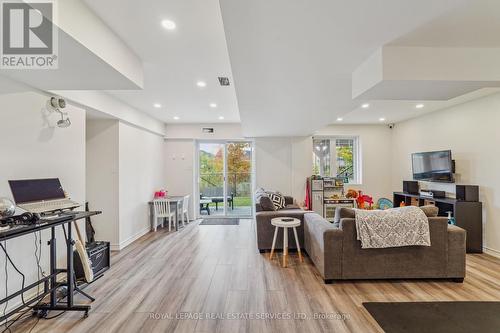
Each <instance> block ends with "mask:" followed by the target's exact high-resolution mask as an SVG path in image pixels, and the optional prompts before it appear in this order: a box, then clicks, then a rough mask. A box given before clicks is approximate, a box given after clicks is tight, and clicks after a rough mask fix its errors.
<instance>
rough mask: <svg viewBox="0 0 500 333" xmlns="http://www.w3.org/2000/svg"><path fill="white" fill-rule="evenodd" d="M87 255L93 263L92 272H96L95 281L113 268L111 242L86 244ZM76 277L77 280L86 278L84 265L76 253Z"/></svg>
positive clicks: (74, 256) (74, 257)
mask: <svg viewBox="0 0 500 333" xmlns="http://www.w3.org/2000/svg"><path fill="white" fill-rule="evenodd" d="M85 247H86V250H87V254H88V256H89V259H90V261H91V263H92V271H93V272H94V279H96V278H98V277H100V276H101V275H102V274H103V273H104V272H105V271H107V270H108V269H109V268H110V266H111V248H110V244H109V242H100V241H97V242H93V243H87V244H86V246H85ZM73 259H74V263H75V264H74V266H75V275H76V278H77V279H81V278H84V277H85V273H84V271H83V265H82V262H81V261H80V256H79V255H78V253H77V252H76V251H75V252H74V255H73Z"/></svg>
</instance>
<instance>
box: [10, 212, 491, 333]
mask: <svg viewBox="0 0 500 333" xmlns="http://www.w3.org/2000/svg"><path fill="white" fill-rule="evenodd" d="M254 223H255V222H254V221H252V220H242V221H241V224H240V225H239V226H211V225H207V226H199V225H198V222H192V223H191V224H190V225H189V226H187V227H186V228H185V229H183V230H181V231H179V232H171V233H168V232H167V231H166V230H162V229H160V230H159V231H158V232H156V233H149V234H147V235H145V236H144V237H142V238H141V239H139V240H138V241H136V242H135V243H133V244H132V245H130V246H129V247H127V248H126V249H125V250H123V251H121V252H119V253H117V254H115V255H113V257H112V262H113V265H112V268H111V270H110V271H108V272H107V274H106V275H105V276H104V277H103V278H102V279H100V280H98V281H96V282H95V283H94V284H92V285H91V286H90V287H88V288H86V290H85V291H87V292H89V293H91V294H93V295H94V296H95V297H96V298H97V300H96V301H95V302H94V303H93V304H92V310H91V312H90V316H89V317H88V318H86V319H82V317H81V314H79V313H65V314H63V315H61V316H60V317H58V318H56V319H52V320H43V319H42V320H40V321H39V322H38V323H37V325H36V326H34V328H33V332H51V333H56V332H72V333H77V332H106V333H111V332H123V333H125V332H207V333H208V332H231V333H234V332H259V333H265V332H381V329H380V327H379V326H378V325H377V323H376V322H375V321H374V320H373V319H372V318H371V316H370V315H369V314H368V312H367V311H366V310H365V309H364V308H363V306H362V304H361V303H362V302H365V301H402V302H404V301H452V300H463V301H473V300H474V301H477V300H484V301H494V300H495V301H498V300H500V260H499V259H496V258H494V257H492V256H489V255H486V254H482V255H468V256H467V277H466V279H465V282H464V283H463V284H459V283H454V282H448V281H413V280H412V281H361V282H336V283H334V284H331V285H325V284H323V281H322V279H321V277H320V276H319V275H318V273H317V271H316V269H315V268H314V266H313V265H312V264H311V262H310V260H309V258H307V256H306V257H305V262H304V263H299V261H298V258H297V256H296V254H293V253H292V254H291V256H290V260H289V267H288V268H282V267H280V265H279V261H278V260H279V259H281V253H278V256H275V257H274V260H273V261H270V260H269V259H268V257H267V255H264V254H260V253H259V252H258V251H257V248H256V241H255V231H254V227H255V226H254ZM76 300H77V301H84V299H83V298H82V297H80V296H77V297H76ZM54 314H55V313H51V314H50V315H54ZM207 314H213V315H214V316H218V317H217V318H213V319H206V318H205V317H204V316H206V315H207ZM227 314H229V315H231V316H232V319H225V320H223V319H221V316H222V315H227ZM238 314H240V316H253V317H254V318H253V319H250V318H248V319H245V318H244V317H240V318H237V315H238ZM294 314H295V316H297V318H298V319H297V318H295V319H294V318H293V316H294ZM314 314H316V315H318V314H326V315H329V316H331V317H332V318H326V319H313V318H310V317H314ZM339 314H343V315H339ZM181 315H183V316H185V317H184V318H180V316H181ZM198 315H200V316H202V317H203V319H199V318H197V317H196V316H198ZM280 315H281V316H283V317H284V318H282V319H279V320H271V319H269V318H265V317H266V316H280ZM176 316H177V317H176ZM287 316H292V318H290V319H287ZM303 316H308V318H306V319H304V318H303ZM186 317H187V318H186ZM35 322H36V320H35V319H33V318H29V319H27V320H25V321H23V322H21V323H20V324H18V325H16V326H15V327H14V328H13V331H14V332H28V331H29V330H30V329H31V328H32V327H33V325H34V324H35Z"/></svg>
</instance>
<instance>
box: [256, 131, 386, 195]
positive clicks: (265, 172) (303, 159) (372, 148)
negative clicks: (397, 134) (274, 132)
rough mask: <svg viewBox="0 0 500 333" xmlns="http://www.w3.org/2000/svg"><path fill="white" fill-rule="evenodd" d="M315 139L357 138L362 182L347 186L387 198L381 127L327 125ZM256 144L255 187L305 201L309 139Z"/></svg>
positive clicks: (268, 139) (309, 165)
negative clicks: (329, 137) (333, 137)
mask: <svg viewBox="0 0 500 333" xmlns="http://www.w3.org/2000/svg"><path fill="white" fill-rule="evenodd" d="M315 135H317V136H336V135H339V136H358V137H359V140H360V147H361V163H362V183H361V184H356V185H348V186H347V188H354V189H359V190H362V191H363V192H365V193H366V194H369V195H372V196H373V197H374V198H375V200H376V199H378V198H381V197H388V198H391V197H392V195H391V165H390V161H391V130H390V129H389V128H388V127H387V126H382V125H358V126H347V125H339V126H328V127H325V128H323V129H321V130H319V131H317V132H316V133H315ZM255 145H256V148H255V149H256V152H255V154H256V155H255V156H256V167H257V170H256V172H257V174H256V178H257V179H256V184H257V187H263V188H265V189H270V190H278V191H281V192H282V193H284V194H288V195H292V196H293V197H294V198H295V199H296V200H297V202H298V203H302V202H303V201H304V199H305V183H306V178H307V177H308V176H311V174H312V163H313V162H312V149H313V147H312V137H285V138H274V137H260V138H256V139H255Z"/></svg>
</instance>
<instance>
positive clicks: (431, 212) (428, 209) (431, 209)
mask: <svg viewBox="0 0 500 333" xmlns="http://www.w3.org/2000/svg"><path fill="white" fill-rule="evenodd" d="M420 209H421V210H423V211H424V213H425V216H427V217H436V216H438V213H439V208H437V207H436V206H433V205H426V206H420Z"/></svg>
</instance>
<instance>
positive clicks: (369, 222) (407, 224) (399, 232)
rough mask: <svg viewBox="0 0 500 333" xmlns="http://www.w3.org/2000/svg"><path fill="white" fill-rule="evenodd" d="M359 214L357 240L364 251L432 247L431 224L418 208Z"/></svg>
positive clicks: (362, 212) (357, 217)
mask: <svg viewBox="0 0 500 333" xmlns="http://www.w3.org/2000/svg"><path fill="white" fill-rule="evenodd" d="M355 211H356V233H357V238H358V240H360V241H361V248H363V249H373V248H377V249H380V248H387V247H400V246H431V239H430V233H429V221H428V219H427V216H425V213H424V212H423V211H422V210H421V209H420V208H418V207H414V206H408V207H401V208H392V209H386V210H363V209H356V210H355Z"/></svg>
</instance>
